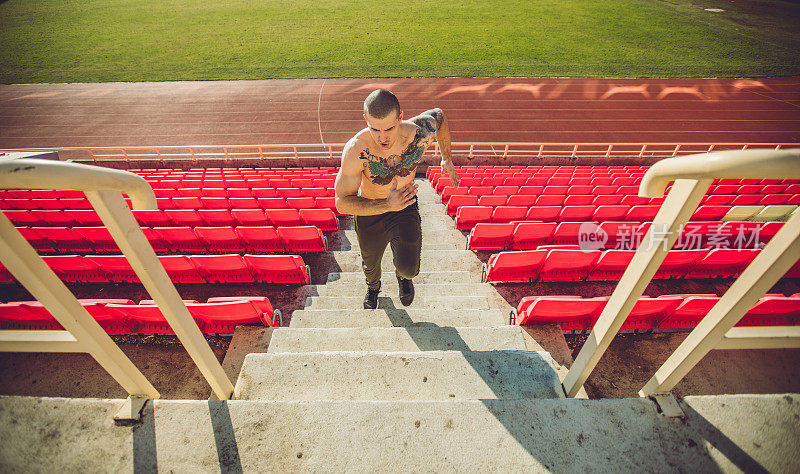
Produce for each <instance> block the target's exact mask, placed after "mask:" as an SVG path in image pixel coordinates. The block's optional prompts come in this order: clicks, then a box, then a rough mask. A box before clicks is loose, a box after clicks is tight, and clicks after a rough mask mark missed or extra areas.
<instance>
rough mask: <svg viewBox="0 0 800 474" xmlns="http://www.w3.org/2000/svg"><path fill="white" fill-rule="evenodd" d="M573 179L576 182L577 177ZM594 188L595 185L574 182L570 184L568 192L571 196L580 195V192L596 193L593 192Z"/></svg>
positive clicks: (586, 193)
mask: <svg viewBox="0 0 800 474" xmlns="http://www.w3.org/2000/svg"><path fill="white" fill-rule="evenodd" d="M572 181H573V182H574V181H575V179H574V178H573V180H572ZM593 189H594V186H591V185H589V184H584V185H576V184H572V186H570V187H569V189H567V194H568V195H570V196H574V195H580V194H585V195H593V194H594V193H593V192H592V191H593Z"/></svg>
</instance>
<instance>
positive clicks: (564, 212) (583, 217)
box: [558, 206, 596, 222]
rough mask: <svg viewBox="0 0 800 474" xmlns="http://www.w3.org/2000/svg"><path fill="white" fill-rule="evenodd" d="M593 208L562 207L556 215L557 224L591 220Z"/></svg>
mask: <svg viewBox="0 0 800 474" xmlns="http://www.w3.org/2000/svg"><path fill="white" fill-rule="evenodd" d="M595 209H596V208H595V206H564V208H563V209H561V212H560V213H559V215H558V221H559V222H582V221H590V220H592V215H593V214H594V211H595Z"/></svg>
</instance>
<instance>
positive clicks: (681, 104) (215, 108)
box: [0, 77, 800, 148]
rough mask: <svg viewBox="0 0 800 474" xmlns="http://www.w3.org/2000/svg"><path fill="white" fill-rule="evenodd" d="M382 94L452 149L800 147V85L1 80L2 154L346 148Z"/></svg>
mask: <svg viewBox="0 0 800 474" xmlns="http://www.w3.org/2000/svg"><path fill="white" fill-rule="evenodd" d="M376 87H386V88H389V89H391V90H392V91H394V92H395V93H396V94H397V95H398V97H399V98H400V102H401V105H402V106H403V108H404V110H405V113H406V117H411V116H413V115H416V114H418V113H419V112H422V111H424V110H426V109H428V108H431V107H441V108H442V109H444V111H445V113H446V114H447V117H448V119H449V120H450V124H451V125H450V128H451V130H452V137H453V141H457V142H479V141H485V142H570V143H572V142H581V143H587V142H600V143H622V142H646V143H655V142H674V143H686V142H716V143H722V142H751V143H752V142H785V143H796V142H800V77H787V78H770V79H592V78H582V79H580V78H510V79H504V78H442V79H325V80H323V79H315V80H263V81H210V82H160V83H103V84H17V85H0V148H34V147H73V146H78V147H93V146H94V147H97V146H146V145H149V146H159V145H160V146H166V145H237V144H289V143H343V142H345V141H347V139H349V138H350V137H351V136H352V135H353V134H354V133H355V132H356V131H357V130H359V129H361V128H362V127H363V126H364V122H363V119H362V117H361V113H362V112H361V109H362V102H363V99H364V97H365V96H366V94H367V93H369V92H370V91H371V90H372V89H374V88H376Z"/></svg>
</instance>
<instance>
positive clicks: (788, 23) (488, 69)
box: [0, 0, 800, 83]
mask: <svg viewBox="0 0 800 474" xmlns="http://www.w3.org/2000/svg"><path fill="white" fill-rule="evenodd" d="M0 1H2V0H0ZM704 8H723V9H725V10H727V11H726V12H723V13H710V12H707V11H704ZM799 19H800V2H798V0H791V1H778V0H765V1H752V2H742V1H736V2H734V1H733V0H696V1H688V0H669V1H658V0H528V1H521V0H457V1H454V0H438V1H424V2H423V1H416V0H405V1H404V0H400V1H397V2H388V3H385V2H373V1H368V0H317V1H305V0H293V1H288V0H226V1H224V2H206V1H199V0H160V1H153V0H7V1H4V2H2V3H0V82H2V83H19V82H23V83H24V82H98V81H99V82H104V81H163V80H210V79H267V78H309V77H387V76H388V77H406V76H620V77H642V76H649V77H667V76H679V77H680V76H689V77H719V76H774V75H779V76H782V75H797V74H800V53H798V51H800V20H799Z"/></svg>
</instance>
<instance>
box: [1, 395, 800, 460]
mask: <svg viewBox="0 0 800 474" xmlns="http://www.w3.org/2000/svg"><path fill="white" fill-rule="evenodd" d="M122 402H123V400H99V399H80V400H75V399H56V398H30V397H0V427H2V429H0V463H1V464H2V469H3V471H5V472H14V471H24V472H30V471H32V470H33V471H39V470H42V471H44V470H47V471H50V472H52V471H61V472H130V471H141V472H155V471H156V470H157V471H160V472H169V471H176V472H218V471H223V472H242V471H244V472H265V471H281V472H298V471H328V472H332V471H333V472H343V471H381V472H409V471H447V472H475V473H483V472H487V471H491V472H498V471H504V472H544V471H548V472H631V473H640V472H676V471H677V472H734V471H735V472H742V471H744V472H798V470H800V457H799V456H798V452H797V440H798V439H800V424H798V422H797V420H798V418H800V396H799V395H797V394H793V395H724V396H704V397H687V398H685V399H683V400H679V402H680V404H681V406H682V407H683V408H684V411H685V412H686V419H685V420H679V419H670V418H664V417H663V416H661V415H660V414H659V413H658V411H657V409H656V406H655V404H654V403H653V402H651V401H650V400H649V399H638V398H633V399H608V400H568V399H538V400H537V399H532V400H461V401H428V402H268V401H229V402H208V401H169V400H157V401H155V402H148V404H147V405H146V406H145V409H144V410H143V419H142V423H141V424H139V425H136V426H134V427H119V426H114V424H113V423H112V422H111V417H112V416H113V414H114V412H115V411H116V410H117V409H118V408H119V407H120V406H121V405H122ZM89 453H90V454H89ZM45 466H46V467H45Z"/></svg>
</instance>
